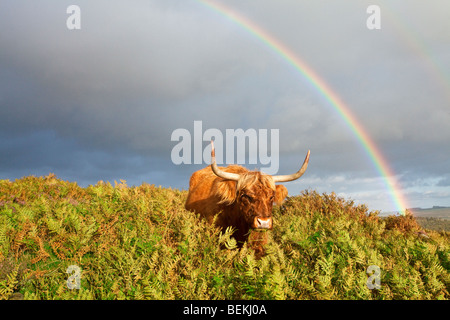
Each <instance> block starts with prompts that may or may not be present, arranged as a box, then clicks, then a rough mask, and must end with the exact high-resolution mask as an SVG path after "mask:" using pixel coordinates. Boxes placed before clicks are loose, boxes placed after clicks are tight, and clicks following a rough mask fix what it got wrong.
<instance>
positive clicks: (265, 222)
mask: <svg viewBox="0 0 450 320" xmlns="http://www.w3.org/2000/svg"><path fill="white" fill-rule="evenodd" d="M254 225H255V228H256V229H272V218H258V217H255V222H254Z"/></svg>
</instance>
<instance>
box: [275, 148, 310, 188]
mask: <svg viewBox="0 0 450 320" xmlns="http://www.w3.org/2000/svg"><path fill="white" fill-rule="evenodd" d="M308 161H309V150H308V153H307V154H306V157H305V161H303V165H302V167H301V168H300V170H298V171H297V172H296V173H294V174H288V175H285V176H272V179H273V181H274V182H288V181H292V180H296V179H298V178H300V177H301V176H302V175H303V174H304V173H305V171H306V168H307V167H308Z"/></svg>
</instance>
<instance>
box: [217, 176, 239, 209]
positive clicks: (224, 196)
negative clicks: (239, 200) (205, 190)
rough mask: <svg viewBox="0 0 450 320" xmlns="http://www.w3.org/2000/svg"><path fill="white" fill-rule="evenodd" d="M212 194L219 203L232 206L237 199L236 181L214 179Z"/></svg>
mask: <svg viewBox="0 0 450 320" xmlns="http://www.w3.org/2000/svg"><path fill="white" fill-rule="evenodd" d="M213 193H214V194H215V195H216V196H217V197H219V198H220V203H224V204H232V203H233V202H234V201H235V200H236V197H237V190H236V181H230V180H219V179H216V180H215V182H214V185H213Z"/></svg>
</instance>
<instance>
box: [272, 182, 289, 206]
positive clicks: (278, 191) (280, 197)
mask: <svg viewBox="0 0 450 320" xmlns="http://www.w3.org/2000/svg"><path fill="white" fill-rule="evenodd" d="M287 195H288V191H287V189H286V187H285V186H283V185H282V184H279V185H276V186H275V201H274V202H273V204H275V205H281V204H282V203H283V201H284V199H286V197H287Z"/></svg>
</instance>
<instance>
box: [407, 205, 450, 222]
mask: <svg viewBox="0 0 450 320" xmlns="http://www.w3.org/2000/svg"><path fill="white" fill-rule="evenodd" d="M409 211H410V212H411V213H412V214H413V215H414V216H415V217H424V218H439V219H446V220H450V207H439V206H433V207H432V208H427V209H422V208H412V209H409Z"/></svg>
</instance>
